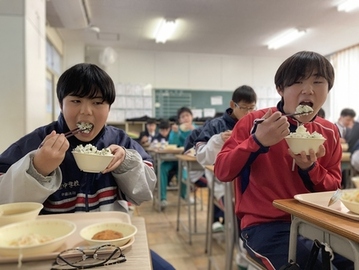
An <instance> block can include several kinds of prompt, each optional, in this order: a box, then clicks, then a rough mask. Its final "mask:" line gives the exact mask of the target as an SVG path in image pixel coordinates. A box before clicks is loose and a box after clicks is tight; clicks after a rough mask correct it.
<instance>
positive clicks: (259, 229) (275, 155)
mask: <svg viewBox="0 0 359 270" xmlns="http://www.w3.org/2000/svg"><path fill="white" fill-rule="evenodd" d="M274 81H275V85H276V89H277V92H278V94H279V95H280V96H281V100H280V101H279V103H278V104H277V107H271V108H266V109H261V110H258V111H254V112H252V113H250V114H247V115H246V116H244V117H243V118H242V119H241V120H240V121H238V122H237V124H236V125H235V127H234V128H233V131H232V134H231V136H230V138H229V139H228V140H227V141H226V142H225V143H224V145H223V147H222V150H221V151H220V152H219V154H218V155H217V159H216V163H215V166H214V172H215V175H216V177H217V178H218V179H219V180H220V181H225V182H229V181H233V180H234V181H235V196H236V214H237V216H238V218H239V220H240V221H241V237H242V239H243V241H244V243H245V247H246V249H247V252H248V254H249V255H250V256H251V257H252V258H253V259H255V260H256V261H258V262H259V263H261V264H262V265H264V266H265V267H266V268H267V269H280V268H281V267H282V266H283V265H286V264H287V263H288V249H289V235H290V226H291V216H290V214H288V213H286V212H283V211H281V210H279V209H277V208H275V207H274V206H273V204H272V203H273V200H276V199H289V198H293V197H294V195H296V194H301V193H310V192H321V191H332V190H336V189H338V188H340V185H341V170H340V162H341V156H342V149H341V144H340V140H339V132H338V131H337V127H336V126H335V125H334V124H333V123H331V122H329V121H327V120H325V119H323V118H320V117H316V115H317V113H318V111H319V109H320V108H321V107H322V105H323V104H324V102H325V100H326V98H327V96H328V93H329V90H330V89H331V88H332V86H333V83H334V69H333V67H332V65H331V64H330V62H329V61H328V60H327V59H326V58H325V57H324V56H322V55H320V54H317V53H315V52H308V51H302V52H298V53H296V54H294V55H292V56H291V57H289V58H288V59H287V60H285V61H284V62H283V63H282V64H281V65H280V67H279V68H278V70H277V72H276V75H275V79H274ZM303 104H305V105H309V106H311V107H312V108H313V113H312V114H308V115H301V116H294V117H287V116H284V115H283V114H287V113H293V112H295V110H296V108H297V106H298V105H303ZM255 119H264V121H263V122H261V123H260V124H254V120H255ZM299 125H304V127H305V128H306V129H307V130H308V132H310V133H312V132H314V131H317V132H318V133H320V134H322V135H323V136H324V137H325V138H326V141H325V143H324V144H323V145H321V146H320V148H319V150H318V152H315V151H314V150H313V149H311V150H310V151H309V155H306V153H305V152H302V153H300V154H297V155H295V154H294V153H293V152H292V151H291V150H290V149H288V145H287V143H286V141H285V139H284V138H285V137H286V136H287V135H288V134H289V133H290V132H295V131H296V129H297V127H298V126H299ZM251 131H253V133H251ZM312 245H313V241H311V240H309V239H304V238H303V237H298V245H297V254H296V257H297V263H298V264H299V265H300V267H301V269H302V268H304V266H305V265H306V263H307V259H308V257H309V254H310V250H311V248H312ZM343 260H344V259H343V257H341V256H340V255H338V254H335V256H334V260H333V263H334V265H336V267H337V268H338V269H353V263H352V262H351V261H348V260H345V263H347V264H345V263H344V264H342V265H340V264H339V263H340V262H339V261H342V262H343ZM318 263H319V262H318ZM317 267H320V266H317ZM315 269H319V268H315Z"/></svg>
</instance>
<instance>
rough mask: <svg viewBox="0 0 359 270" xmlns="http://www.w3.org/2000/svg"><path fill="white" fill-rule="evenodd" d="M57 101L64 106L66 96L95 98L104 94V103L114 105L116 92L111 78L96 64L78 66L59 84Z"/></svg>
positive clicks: (65, 74) (72, 68)
mask: <svg viewBox="0 0 359 270" xmlns="http://www.w3.org/2000/svg"><path fill="white" fill-rule="evenodd" d="M56 91H57V99H58V101H59V103H60V105H61V106H62V102H63V99H64V98H65V97H66V96H69V95H73V96H78V97H88V98H95V97H96V96H97V95H98V94H99V93H101V94H102V99H103V101H106V102H107V103H108V104H110V105H111V104H112V103H113V102H114V101H115V98H116V90H115V86H114V83H113V81H112V79H111V77H110V76H109V75H108V74H107V73H106V72H105V71H104V70H102V69H101V68H99V67H98V66H96V65H94V64H87V63H82V64H77V65H74V66H73V67H71V68H69V69H68V70H66V71H65V72H64V73H63V74H62V75H61V76H60V78H59V81H58V83H57V89H56Z"/></svg>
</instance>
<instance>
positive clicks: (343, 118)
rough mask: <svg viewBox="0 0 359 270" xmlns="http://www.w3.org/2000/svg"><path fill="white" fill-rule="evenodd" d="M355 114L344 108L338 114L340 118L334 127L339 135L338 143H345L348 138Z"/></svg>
mask: <svg viewBox="0 0 359 270" xmlns="http://www.w3.org/2000/svg"><path fill="white" fill-rule="evenodd" d="M355 116H356V113H355V111H354V110H353V109H349V108H345V109H343V110H342V111H341V112H340V117H339V119H338V121H337V122H336V123H335V125H336V126H337V127H338V130H339V133H340V141H341V142H342V143H345V142H346V141H347V139H348V137H349V134H350V130H351V128H352V126H353V124H354V118H355Z"/></svg>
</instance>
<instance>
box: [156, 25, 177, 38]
mask: <svg viewBox="0 0 359 270" xmlns="http://www.w3.org/2000/svg"><path fill="white" fill-rule="evenodd" d="M176 26H177V25H176V20H168V21H167V20H165V19H162V20H161V22H160V24H159V25H158V28H157V31H156V33H155V38H156V42H157V43H159V42H161V43H165V42H166V41H167V39H169V38H170V37H171V36H172V34H173V32H174V30H175V28H176Z"/></svg>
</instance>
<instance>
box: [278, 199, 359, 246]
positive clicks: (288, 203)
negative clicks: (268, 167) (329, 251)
mask: <svg viewBox="0 0 359 270" xmlns="http://www.w3.org/2000/svg"><path fill="white" fill-rule="evenodd" d="M273 205H274V207H276V208H278V209H281V210H283V211H284V212H287V213H290V214H291V215H293V216H296V217H299V218H301V219H303V220H305V221H307V222H309V223H312V224H314V225H316V226H318V227H321V228H324V229H326V230H328V231H331V232H334V233H336V234H339V235H341V236H343V237H346V238H348V239H350V240H352V241H355V242H359V222H358V221H356V220H354V219H350V218H346V217H343V216H340V215H336V214H333V213H330V212H327V211H324V210H321V209H318V208H315V207H312V206H309V205H306V204H304V203H301V202H299V201H297V200H296V199H285V200H274V201H273Z"/></svg>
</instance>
